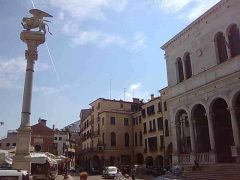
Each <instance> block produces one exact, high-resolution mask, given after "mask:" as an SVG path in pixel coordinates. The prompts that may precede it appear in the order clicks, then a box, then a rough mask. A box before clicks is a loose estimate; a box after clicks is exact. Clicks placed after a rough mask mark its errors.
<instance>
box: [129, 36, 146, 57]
mask: <svg viewBox="0 0 240 180" xmlns="http://www.w3.org/2000/svg"><path fill="white" fill-rule="evenodd" d="M146 47H147V45H146V36H145V34H144V33H142V32H136V33H134V35H133V39H132V45H131V49H132V51H133V52H135V53H137V52H139V51H142V50H143V49H145V48H146Z"/></svg>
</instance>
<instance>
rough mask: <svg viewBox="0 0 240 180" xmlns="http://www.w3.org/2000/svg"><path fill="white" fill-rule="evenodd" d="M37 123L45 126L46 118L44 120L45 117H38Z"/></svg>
mask: <svg viewBox="0 0 240 180" xmlns="http://www.w3.org/2000/svg"><path fill="white" fill-rule="evenodd" d="M38 123H39V124H42V125H43V126H47V120H45V119H41V118H39V119H38Z"/></svg>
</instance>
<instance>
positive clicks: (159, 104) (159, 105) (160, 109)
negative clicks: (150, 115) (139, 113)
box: [158, 102, 162, 112]
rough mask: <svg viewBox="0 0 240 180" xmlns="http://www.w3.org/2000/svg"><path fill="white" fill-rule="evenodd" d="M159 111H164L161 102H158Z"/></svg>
mask: <svg viewBox="0 0 240 180" xmlns="http://www.w3.org/2000/svg"><path fill="white" fill-rule="evenodd" d="M158 112H162V103H161V102H159V103H158Z"/></svg>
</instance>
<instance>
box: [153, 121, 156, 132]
mask: <svg viewBox="0 0 240 180" xmlns="http://www.w3.org/2000/svg"><path fill="white" fill-rule="evenodd" d="M152 123H153V130H154V131H156V123H155V119H154V120H153V122H152Z"/></svg>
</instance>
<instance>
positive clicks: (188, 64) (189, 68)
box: [184, 52, 192, 79]
mask: <svg viewBox="0 0 240 180" xmlns="http://www.w3.org/2000/svg"><path fill="white" fill-rule="evenodd" d="M184 65H185V71H186V72H185V73H186V78H187V79H188V78H190V77H192V65H191V58H190V53H189V52H187V53H185V55H184Z"/></svg>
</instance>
